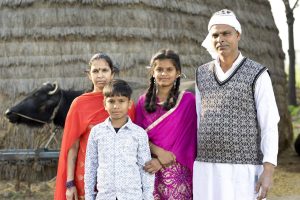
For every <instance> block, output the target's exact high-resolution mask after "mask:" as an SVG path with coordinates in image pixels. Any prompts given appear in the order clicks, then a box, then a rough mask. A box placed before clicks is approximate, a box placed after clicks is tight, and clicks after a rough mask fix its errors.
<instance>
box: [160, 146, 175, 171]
mask: <svg viewBox="0 0 300 200" xmlns="http://www.w3.org/2000/svg"><path fill="white" fill-rule="evenodd" d="M157 159H158V160H159V162H160V164H162V165H163V166H165V167H168V166H170V165H172V164H174V163H175V162H176V156H175V155H174V154H173V153H172V152H171V151H166V150H163V149H161V150H160V151H159V152H158V154H157Z"/></svg>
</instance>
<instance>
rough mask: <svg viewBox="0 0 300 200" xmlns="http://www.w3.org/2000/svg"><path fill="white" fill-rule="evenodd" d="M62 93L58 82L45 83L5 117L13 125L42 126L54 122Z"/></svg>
mask: <svg viewBox="0 0 300 200" xmlns="http://www.w3.org/2000/svg"><path fill="white" fill-rule="evenodd" d="M60 91H61V90H60V88H59V86H58V84H57V83H56V82H54V83H49V82H47V83H44V84H43V86H42V87H40V88H39V89H37V90H35V91H33V92H31V93H30V94H29V95H28V96H27V97H26V98H25V99H23V100H22V101H21V102H19V103H18V104H16V105H15V106H13V107H11V108H10V109H8V110H7V111H6V112H5V116H6V117H7V118H8V119H9V121H10V122H11V123H23V124H27V125H29V126H42V125H44V124H45V123H48V122H50V121H51V120H53V117H54V116H53V115H54V114H55V112H56V110H57V109H58V106H59V103H60V99H61V96H62V94H61V92H60Z"/></svg>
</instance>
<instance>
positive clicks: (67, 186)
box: [66, 180, 75, 189]
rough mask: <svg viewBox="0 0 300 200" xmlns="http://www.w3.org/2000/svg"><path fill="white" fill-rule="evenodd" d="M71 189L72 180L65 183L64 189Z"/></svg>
mask: <svg viewBox="0 0 300 200" xmlns="http://www.w3.org/2000/svg"><path fill="white" fill-rule="evenodd" d="M71 187H75V182H74V180H71V181H67V182H66V188H67V189H69V188H71Z"/></svg>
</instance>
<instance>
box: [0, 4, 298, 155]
mask: <svg viewBox="0 0 300 200" xmlns="http://www.w3.org/2000/svg"><path fill="white" fill-rule="evenodd" d="M222 8H228V9H231V10H233V11H235V13H236V14H237V16H238V18H239V20H240V22H241V24H242V28H243V35H242V41H241V43H240V48H241V50H242V52H243V54H244V55H245V56H248V57H251V58H253V59H255V60H257V61H258V62H261V63H263V64H264V65H266V66H268V67H269V70H270V72H271V78H272V81H273V85H274V89H275V94H276V100H277V104H278V107H279V110H280V116H281V121H280V125H279V130H280V131H279V132H280V149H281V150H282V149H284V148H286V147H287V145H288V144H289V142H290V141H291V138H292V129H291V123H290V117H289V114H288V110H287V97H286V88H287V87H286V85H287V82H286V76H285V73H284V63H283V61H284V53H283V51H282V45H281V40H280V38H279V36H278V30H277V28H276V26H275V23H274V19H273V17H272V13H271V7H270V4H269V2H268V0H243V1H228V0H209V1H207V0H185V1H177V0H173V1H170V0H48V1H46V0H44V1H43V0H22V1H21V0H1V1H0V17H1V21H0V38H1V42H0V77H1V79H0V99H1V105H0V112H1V113H3V112H4V111H5V110H6V109H7V108H8V107H9V106H11V105H12V104H14V102H16V101H17V100H18V99H20V97H22V96H24V95H25V94H26V93H28V92H30V91H32V90H33V89H34V88H37V87H38V86H39V85H40V84H41V83H43V82H46V81H57V82H59V84H60V85H61V87H62V88H74V89H83V88H88V87H90V85H89V82H88V81H87V79H86V77H85V75H84V73H83V70H84V69H85V68H86V66H87V62H88V59H89V58H90V56H91V55H92V54H93V53H95V52H99V51H104V52H107V53H108V54H109V55H111V56H112V58H113V60H114V61H115V63H116V64H118V65H119V66H120V69H121V74H120V76H121V77H122V78H125V79H127V80H128V81H130V83H131V84H132V85H134V87H135V88H136V89H140V88H144V87H145V85H146V83H147V80H148V78H147V71H146V69H145V66H147V65H148V62H149V59H150V58H151V55H152V54H153V53H154V52H156V51H157V50H158V49H160V48H165V47H168V48H171V49H174V50H176V51H177V52H179V54H180V55H181V59H182V63H183V72H184V73H185V74H186V75H187V77H188V79H189V80H192V79H193V78H194V71H195V68H196V67H197V66H199V65H200V64H203V63H205V62H207V61H209V60H210V56H209V55H208V53H207V52H206V51H205V50H204V48H202V47H201V42H202V41H203V39H204V38H205V36H206V34H207V23H208V20H209V18H210V16H211V15H212V13H214V12H215V11H217V10H220V9H222ZM139 92H140V90H139ZM0 129H1V130H0V131H1V132H0V133H1V134H0V137H1V138H3V140H2V142H1V143H0V147H1V148H8V147H9V148H35V147H36V145H37V143H38V142H32V141H34V140H35V138H36V137H37V136H38V134H45V135H46V134H48V133H47V131H44V133H37V131H33V130H27V131H25V132H24V131H23V130H24V128H21V129H19V130H20V131H16V130H17V129H18V127H17V128H15V127H10V126H9V124H8V122H7V121H6V120H5V119H4V117H3V116H1V117H0ZM21 130H22V131H21ZM29 135H30V136H29ZM16 138H19V139H20V138H24V139H23V140H22V139H21V140H22V141H28V143H24V142H20V143H17V142H15V141H16V140H17V139H16ZM25 138H26V139H25ZM28 138H29V139H28ZM7 141H9V142H7ZM29 141H30V142H29ZM55 147H56V148H58V145H57V146H54V148H55Z"/></svg>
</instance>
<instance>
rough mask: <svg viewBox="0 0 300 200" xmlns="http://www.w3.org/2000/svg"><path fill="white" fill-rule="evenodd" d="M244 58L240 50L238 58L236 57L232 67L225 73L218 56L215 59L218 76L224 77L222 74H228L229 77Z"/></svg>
mask: <svg viewBox="0 0 300 200" xmlns="http://www.w3.org/2000/svg"><path fill="white" fill-rule="evenodd" d="M243 58H244V56H243V55H242V53H241V52H240V53H239V56H238V57H237V59H235V61H234V62H233V64H232V66H231V67H230V69H229V70H228V71H226V72H225V73H224V72H223V70H222V68H221V64H220V59H219V57H218V58H217V59H216V60H215V61H214V63H215V68H216V74H217V76H218V77H222V76H226V77H227V76H229V75H230V74H231V73H232V72H233V71H234V70H235V69H236V68H237V66H238V65H239V64H240V62H241V61H242V60H243Z"/></svg>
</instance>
